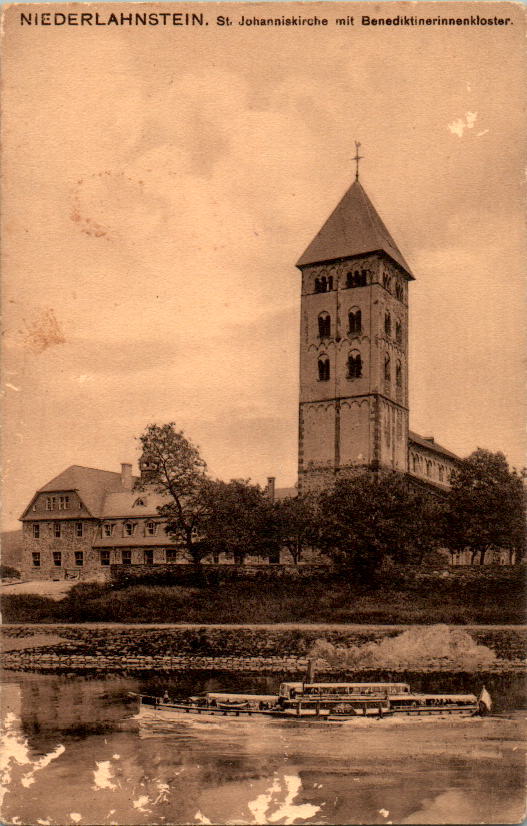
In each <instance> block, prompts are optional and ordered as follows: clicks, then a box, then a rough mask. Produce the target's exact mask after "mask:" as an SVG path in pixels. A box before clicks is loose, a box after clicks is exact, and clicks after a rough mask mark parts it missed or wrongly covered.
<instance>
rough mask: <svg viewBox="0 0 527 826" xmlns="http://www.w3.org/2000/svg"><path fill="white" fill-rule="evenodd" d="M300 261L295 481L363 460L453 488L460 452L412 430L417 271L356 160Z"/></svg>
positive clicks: (306, 482) (323, 481) (302, 486)
mask: <svg viewBox="0 0 527 826" xmlns="http://www.w3.org/2000/svg"><path fill="white" fill-rule="evenodd" d="M297 267H298V268H299V269H300V272H301V274H302V299H301V311H300V312H301V321H300V400H299V443H298V486H299V491H300V492H301V493H304V492H307V491H311V490H320V489H322V488H324V487H328V486H330V485H331V484H332V483H333V481H334V479H335V478H337V477H346V476H350V475H351V474H353V473H356V472H358V471H360V470H364V469H365V468H371V469H385V470H395V471H399V472H400V473H408V474H409V475H410V476H411V477H413V478H414V479H416V480H419V481H421V482H423V483H426V484H428V485H432V486H433V487H436V488H438V489H443V490H447V489H448V486H449V478H450V474H451V472H452V469H453V468H454V466H455V464H456V462H457V461H458V457H457V456H456V455H455V454H454V453H452V452H451V451H449V450H447V449H446V448H443V447H441V446H440V445H438V444H436V442H435V441H434V439H433V437H422V436H419V435H418V434H416V433H413V432H412V431H410V430H409V421H408V419H409V403H408V313H409V293H410V285H411V282H412V281H414V276H413V274H412V271H411V269H410V267H409V265H408V263H407V262H406V260H405V258H404V256H403V255H402V253H401V251H400V250H399V248H398V246H397V244H396V243H395V241H394V240H393V238H392V236H391V235H390V233H389V231H388V229H387V228H386V226H385V224H384V223H383V221H382V220H381V218H380V216H379V214H378V212H377V210H376V209H375V207H374V206H373V204H372V202H371V201H370V199H369V198H368V195H367V194H366V192H365V190H364V188H363V187H362V185H361V183H360V181H359V177H358V169H357V175H356V179H355V181H354V182H353V184H352V186H351V187H350V188H349V189H348V191H347V192H346V194H345V195H344V197H343V198H342V200H341V201H340V202H339V204H338V205H337V207H336V208H335V210H334V211H333V212H332V213H331V215H330V216H329V218H328V219H327V221H326V222H325V224H324V225H323V226H322V229H321V230H320V231H319V232H318V233H317V235H316V236H315V238H314V239H313V240H312V241H311V243H310V244H309V246H308V247H307V249H306V250H305V252H304V253H303V255H302V256H301V257H300V259H299V261H298V263H297Z"/></svg>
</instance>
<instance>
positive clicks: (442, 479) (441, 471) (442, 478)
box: [439, 465, 445, 482]
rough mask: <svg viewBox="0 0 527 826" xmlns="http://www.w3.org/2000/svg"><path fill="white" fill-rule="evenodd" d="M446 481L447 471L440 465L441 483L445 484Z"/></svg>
mask: <svg viewBox="0 0 527 826" xmlns="http://www.w3.org/2000/svg"><path fill="white" fill-rule="evenodd" d="M444 480H445V469H444V467H443V465H439V481H440V482H444Z"/></svg>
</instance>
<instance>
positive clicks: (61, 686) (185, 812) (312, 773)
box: [2, 674, 525, 826]
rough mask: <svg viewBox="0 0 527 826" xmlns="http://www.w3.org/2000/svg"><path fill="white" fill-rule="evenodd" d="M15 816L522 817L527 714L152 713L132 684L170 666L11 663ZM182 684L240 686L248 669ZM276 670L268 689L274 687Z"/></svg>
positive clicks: (10, 797)
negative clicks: (360, 717)
mask: <svg viewBox="0 0 527 826" xmlns="http://www.w3.org/2000/svg"><path fill="white" fill-rule="evenodd" d="M6 679H7V680H8V681H9V685H8V686H7V688H6V687H5V688H6V690H5V692H4V696H5V698H6V699H5V700H4V702H3V704H2V706H3V712H4V717H5V718H6V724H5V725H6V734H5V738H6V746H7V747H6V750H5V755H6V756H5V758H4V765H3V771H4V775H5V780H6V785H7V792H6V795H5V799H4V807H3V816H4V820H6V821H8V822H11V823H14V824H16V823H20V824H37V823H38V824H42V826H46V824H66V823H80V824H81V826H83V824H111V823H116V824H117V823H120V824H123V823H126V824H158V823H159V824H166V823H174V824H183V823H202V824H207V823H216V824H217V823H225V824H231V823H232V824H260V823H262V824H263V823H277V824H280V823H327V824H336V823H350V824H352V823H364V824H370V823H372V824H378V823H387V824H389V823H476V822H479V823H507V822H508V823H514V822H518V821H519V820H520V819H521V817H522V811H523V805H524V804H523V798H524V795H523V789H524V786H525V777H524V765H525V762H524V757H525V753H524V744H525V720H524V715H523V713H521V712H518V711H511V712H509V713H507V714H506V715H502V716H501V717H496V718H489V719H486V720H477V719H474V720H460V719H459V720H452V721H441V722H438V721H427V720H421V721H416V720H406V719H405V720H395V719H391V720H383V721H377V720H373V721H364V725H362V726H360V727H358V726H355V727H354V726H353V725H348V726H343V727H328V726H326V725H324V724H323V723H318V724H313V725H308V726H306V725H304V724H302V723H296V722H294V721H292V722H291V723H287V724H285V723H283V722H281V721H278V722H273V721H258V722H254V721H238V722H237V723H236V724H235V725H233V721H231V720H228V719H227V720H223V721H219V722H218V723H216V724H214V725H210V724H208V723H204V722H200V721H199V720H192V719H191V720H189V721H187V720H184V721H181V722H180V723H177V724H174V723H172V724H170V725H166V724H165V725H163V724H159V723H156V724H139V722H138V721H137V720H136V719H134V713H135V711H136V707H135V701H134V700H133V699H132V698H130V697H128V694H127V693H128V692H129V691H138V690H143V691H144V690H152V689H153V688H154V687H155V683H156V682H159V683H160V684H162V685H165V684H166V681H165V682H164V681H163V678H162V677H150V678H148V679H147V680H142V681H139V680H136V679H132V678H130V679H125V678H116V677H111V678H108V679H104V680H103V679H91V680H90V679H84V678H79V677H57V676H51V675H37V674H32V675H28V674H11V675H9V676H8V677H7V678H6ZM176 682H177V685H172V686H171V689H172V690H174V692H176V691H180V692H181V693H186V692H187V691H189V692H191V691H198V690H204V689H207V690H212V689H215V688H216V689H217V688H222V687H224V688H231V689H232V688H238V689H239V690H243V689H246V688H248V687H249V684H251V685H252V686H253V687H255V681H254V680H248V679H245V680H239V679H238V678H237V677H236V676H235V675H230V676H229V677H228V678H227V677H226V676H225V675H222V676H218V675H203V676H202V677H201V678H198V679H197V680H196V678H192V677H186V678H183V680H182V678H178V680H177V681H176ZM274 687H275V684H274V681H273V679H272V678H262V679H261V680H260V684H259V685H258V686H257V688H258V689H259V690H261V691H264V690H265V691H271V690H273V688H274Z"/></svg>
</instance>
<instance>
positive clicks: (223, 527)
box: [199, 479, 279, 564]
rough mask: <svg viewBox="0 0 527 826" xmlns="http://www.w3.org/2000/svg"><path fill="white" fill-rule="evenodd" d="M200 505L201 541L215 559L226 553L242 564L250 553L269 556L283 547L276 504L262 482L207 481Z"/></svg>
mask: <svg viewBox="0 0 527 826" xmlns="http://www.w3.org/2000/svg"><path fill="white" fill-rule="evenodd" d="M200 506H201V511H200V523H199V533H200V537H201V539H200V541H201V545H202V547H203V550H204V552H205V553H206V554H209V555H211V556H212V558H213V559H216V560H217V559H218V557H219V555H220V554H221V553H224V554H227V555H228V556H232V557H233V558H234V561H235V562H236V563H240V564H241V563H243V561H244V559H245V557H246V556H247V555H248V554H250V555H252V556H261V557H269V556H274V555H275V554H276V552H277V551H278V550H279V535H278V532H277V530H276V524H275V521H274V518H273V509H272V503H271V502H270V501H269V499H268V498H267V496H266V495H265V494H264V493H263V491H262V489H261V488H260V487H259V485H253V484H251V483H250V482H249V481H248V480H244V479H231V481H230V482H221V481H212V480H207V481H206V482H205V483H204V484H203V485H202V487H201V494H200Z"/></svg>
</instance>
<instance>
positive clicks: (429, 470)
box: [426, 461, 432, 476]
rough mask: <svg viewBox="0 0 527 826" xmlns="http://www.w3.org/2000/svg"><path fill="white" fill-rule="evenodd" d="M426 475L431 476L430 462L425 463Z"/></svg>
mask: <svg viewBox="0 0 527 826" xmlns="http://www.w3.org/2000/svg"><path fill="white" fill-rule="evenodd" d="M426 475H427V476H432V462H430V461H427V463H426Z"/></svg>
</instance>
